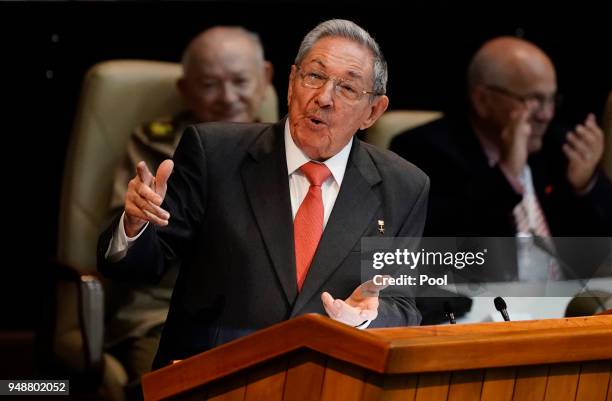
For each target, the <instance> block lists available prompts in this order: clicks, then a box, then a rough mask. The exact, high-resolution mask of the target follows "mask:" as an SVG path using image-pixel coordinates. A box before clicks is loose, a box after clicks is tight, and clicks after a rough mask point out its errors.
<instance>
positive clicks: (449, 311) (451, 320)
mask: <svg viewBox="0 0 612 401" xmlns="http://www.w3.org/2000/svg"><path fill="white" fill-rule="evenodd" d="M444 315H445V316H446V318H447V319H448V321H449V323H450V324H457V321H456V320H455V312H453V308H452V307H451V305H450V303H449V302H448V301H444Z"/></svg>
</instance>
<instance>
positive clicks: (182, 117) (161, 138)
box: [137, 113, 195, 143]
mask: <svg viewBox="0 0 612 401" xmlns="http://www.w3.org/2000/svg"><path fill="white" fill-rule="evenodd" d="M194 122H195V121H194V120H193V118H191V116H190V114H189V113H180V114H177V115H174V116H162V117H159V118H157V119H155V120H153V121H149V122H147V123H145V124H143V125H141V126H140V127H138V129H137V134H140V135H141V136H143V137H145V138H146V139H147V140H148V141H150V142H168V143H173V142H175V140H176V137H177V136H179V135H180V134H181V133H182V132H183V130H184V129H185V127H186V126H187V125H190V124H193V123H194Z"/></svg>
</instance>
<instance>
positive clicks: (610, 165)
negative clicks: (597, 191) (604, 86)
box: [602, 91, 612, 180]
mask: <svg viewBox="0 0 612 401" xmlns="http://www.w3.org/2000/svg"><path fill="white" fill-rule="evenodd" d="M603 130H604V141H605V142H604V146H605V148H604V156H603V163H602V167H603V169H604V171H605V172H606V174H608V177H610V179H611V180H612V91H610V94H609V95H608V101H607V102H606V108H605V110H604V117H603Z"/></svg>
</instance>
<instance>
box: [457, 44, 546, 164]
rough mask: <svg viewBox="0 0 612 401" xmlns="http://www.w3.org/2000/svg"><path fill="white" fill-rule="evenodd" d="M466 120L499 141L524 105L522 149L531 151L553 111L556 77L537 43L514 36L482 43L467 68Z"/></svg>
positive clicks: (536, 146)
mask: <svg viewBox="0 0 612 401" xmlns="http://www.w3.org/2000/svg"><path fill="white" fill-rule="evenodd" d="M468 89H469V95H470V102H471V106H472V112H473V113H472V122H473V123H474V124H475V125H476V128H477V130H478V131H479V132H480V133H482V134H483V135H486V136H487V137H489V138H491V139H492V140H494V141H495V140H499V138H501V134H502V131H503V130H504V128H505V127H507V126H508V125H509V124H510V122H511V120H512V115H513V114H514V115H516V114H517V113H520V112H521V110H526V112H527V113H528V114H527V119H528V120H527V122H528V124H529V126H530V131H531V134H530V136H529V139H528V151H529V152H536V151H537V150H539V149H540V148H541V146H542V138H543V137H544V134H545V132H546V130H547V129H548V124H549V123H550V120H551V119H552V118H553V116H554V112H555V105H554V103H555V102H554V99H555V96H556V92H557V77H556V73H555V68H554V66H553V63H552V61H551V60H550V58H549V57H548V56H547V55H546V54H545V53H544V52H543V51H542V50H541V49H540V48H538V47H537V46H535V45H534V44H532V43H530V42H527V41H526V40H523V39H519V38H514V37H499V38H495V39H492V40H490V41H488V42H486V43H485V44H484V45H483V46H482V47H481V48H480V49H479V50H478V51H477V52H476V54H475V55H474V58H473V59H472V62H471V63H470V67H469V69H468Z"/></svg>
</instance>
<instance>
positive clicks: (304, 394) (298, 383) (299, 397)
mask: <svg viewBox="0 0 612 401" xmlns="http://www.w3.org/2000/svg"><path fill="white" fill-rule="evenodd" d="M324 375H325V357H324V356H323V355H321V354H319V353H316V352H313V351H309V350H304V351H301V352H298V353H296V354H294V355H293V357H292V358H291V360H290V362H289V368H288V370H287V379H286V381H285V394H284V398H283V400H284V401H312V400H318V399H319V397H321V389H322V388H323V377H324Z"/></svg>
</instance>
